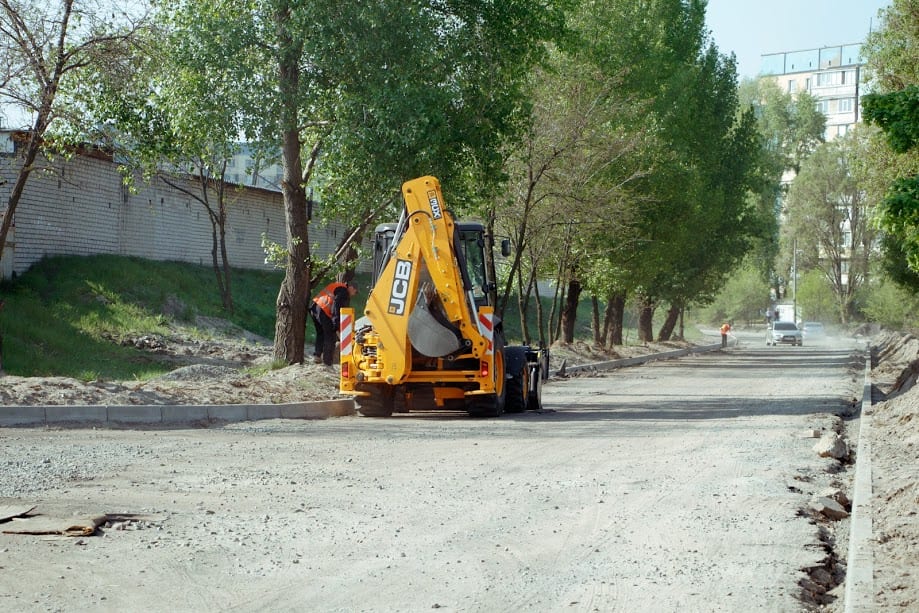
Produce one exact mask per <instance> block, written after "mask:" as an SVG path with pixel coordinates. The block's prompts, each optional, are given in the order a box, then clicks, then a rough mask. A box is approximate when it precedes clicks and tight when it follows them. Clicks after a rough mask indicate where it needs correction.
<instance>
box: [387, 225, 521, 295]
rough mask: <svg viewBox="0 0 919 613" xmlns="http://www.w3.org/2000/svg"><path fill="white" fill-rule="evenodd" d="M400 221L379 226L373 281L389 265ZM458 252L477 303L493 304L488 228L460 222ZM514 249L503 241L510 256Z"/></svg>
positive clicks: (457, 226) (494, 286)
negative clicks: (487, 252)
mask: <svg viewBox="0 0 919 613" xmlns="http://www.w3.org/2000/svg"><path fill="white" fill-rule="evenodd" d="M397 226H398V224H395V223H383V224H380V225H378V226H377V227H376V230H375V231H374V238H373V283H374V285H375V284H376V281H377V279H378V278H379V276H380V272H381V271H382V270H383V268H384V267H385V266H386V262H387V261H388V260H389V257H390V255H391V253H390V249H391V248H392V244H393V241H394V240H395V234H396V229H397ZM455 228H456V231H457V254H458V258H461V259H462V261H461V262H460V267H461V270H462V276H463V282H464V283H465V284H466V285H467V287H466V289H467V290H471V291H472V294H473V297H474V299H475V304H476V306H481V305H485V304H489V295H490V293H491V291H493V290H494V289H495V288H496V287H497V285H496V280H495V275H494V273H492V274H489V272H488V262H487V260H486V257H485V248H486V245H487V244H488V242H487V241H488V237H487V236H486V234H485V227H484V226H483V225H482V224H480V223H477V222H456V223H455ZM509 252H510V247H509V242H508V241H507V240H503V241H501V253H502V255H504V256H507V255H508V253H509Z"/></svg>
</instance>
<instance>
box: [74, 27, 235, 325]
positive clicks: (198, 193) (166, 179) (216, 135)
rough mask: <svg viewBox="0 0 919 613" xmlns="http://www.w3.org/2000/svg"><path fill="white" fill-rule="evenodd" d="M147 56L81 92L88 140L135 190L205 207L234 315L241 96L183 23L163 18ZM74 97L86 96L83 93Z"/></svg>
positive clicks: (221, 286)
mask: <svg viewBox="0 0 919 613" xmlns="http://www.w3.org/2000/svg"><path fill="white" fill-rule="evenodd" d="M157 17H158V19H157V20H156V21H155V23H154V24H153V27H152V28H151V30H150V31H149V34H148V35H146V36H143V37H141V38H139V39H138V41H136V42H137V44H138V47H139V48H140V50H141V52H138V53H135V54H133V55H132V56H131V57H129V58H124V61H123V63H122V65H120V66H115V65H111V64H110V65H107V66H104V67H102V68H101V69H100V70H97V71H92V72H91V73H90V74H89V75H87V77H88V78H87V81H93V86H92V87H89V86H86V87H83V88H82V90H81V91H82V102H83V105H84V107H85V108H86V109H87V122H86V123H87V124H88V125H85V126H83V127H84V129H85V130H87V131H88V132H89V135H88V138H92V139H94V140H100V139H101V140H102V141H103V142H106V143H107V146H108V147H109V148H110V149H111V150H113V151H116V152H117V154H118V159H119V160H120V162H121V163H122V164H123V165H124V175H125V182H126V183H127V184H128V185H129V186H133V184H134V182H135V174H136V172H137V171H139V172H140V173H142V176H143V179H144V180H154V181H162V182H163V183H165V184H167V185H169V186H170V187H172V188H174V189H176V190H177V191H179V192H182V193H184V194H186V195H187V196H189V197H190V198H192V199H193V200H195V201H196V202H198V203H199V204H200V205H201V206H202V207H203V208H204V211H205V213H206V214H207V218H208V220H209V221H210V224H211V265H212V268H213V270H214V276H215V278H216V281H217V287H218V291H219V293H220V297H221V302H222V303H223V307H224V309H225V310H227V311H228V312H232V311H233V291H232V269H231V267H230V261H229V256H228V253H227V245H226V231H227V227H226V226H227V208H228V204H229V202H228V201H229V199H230V196H231V194H232V191H233V188H232V186H230V185H229V184H228V182H227V181H226V179H227V166H228V164H229V162H230V160H232V158H233V155H234V154H235V153H236V152H237V151H238V150H239V148H240V146H239V143H238V142H237V141H238V138H239V131H240V120H239V115H240V114H239V112H238V110H237V109H238V108H239V101H238V99H237V95H238V90H237V88H235V87H229V88H228V87H227V86H228V85H230V84H229V83H226V82H223V81H222V80H221V79H220V78H219V77H218V76H217V74H218V73H217V71H213V70H209V68H208V66H206V65H205V64H204V63H203V62H202V58H201V57H199V56H198V55H197V53H196V52H197V50H198V48H197V47H196V46H195V45H194V44H191V45H190V44H189V43H190V42H193V41H191V40H190V39H189V38H188V37H186V36H185V33H184V29H183V27H182V24H181V23H176V22H170V21H169V20H168V17H169V16H168V15H164V14H159V15H157ZM75 95H79V92H77V93H76V94H75Z"/></svg>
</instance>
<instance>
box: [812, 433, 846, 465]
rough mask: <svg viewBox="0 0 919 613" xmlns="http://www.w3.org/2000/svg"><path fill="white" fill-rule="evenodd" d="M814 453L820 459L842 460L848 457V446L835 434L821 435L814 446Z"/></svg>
mask: <svg viewBox="0 0 919 613" xmlns="http://www.w3.org/2000/svg"><path fill="white" fill-rule="evenodd" d="M814 451H816V452H817V455H819V456H820V457H821V458H834V459H836V460H844V459H846V458H848V457H849V445H847V444H846V442H845V441H844V440H843V439H842V437H841V436H839V435H838V434H836V433H835V432H833V433H829V434H825V435H823V436H822V437H821V438H820V440H819V441H817V444H816V445H814Z"/></svg>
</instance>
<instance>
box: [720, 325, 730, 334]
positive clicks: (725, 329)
mask: <svg viewBox="0 0 919 613" xmlns="http://www.w3.org/2000/svg"><path fill="white" fill-rule="evenodd" d="M730 331H731V326H730V325H728V324H724V325H723V326H721V334H727V333H728V332H730Z"/></svg>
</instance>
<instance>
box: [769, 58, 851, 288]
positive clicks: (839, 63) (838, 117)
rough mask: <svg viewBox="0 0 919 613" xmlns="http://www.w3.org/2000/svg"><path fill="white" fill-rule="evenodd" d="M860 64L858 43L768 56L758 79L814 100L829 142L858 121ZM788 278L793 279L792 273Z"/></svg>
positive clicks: (847, 233) (847, 238) (845, 274)
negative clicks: (824, 122) (822, 117)
mask: <svg viewBox="0 0 919 613" xmlns="http://www.w3.org/2000/svg"><path fill="white" fill-rule="evenodd" d="M863 63H864V62H863V60H862V57H861V43H856V44H849V45H834V46H830V47H818V48H815V49H804V50H801V51H783V52H780V53H769V54H765V55H763V56H761V66H760V78H761V79H774V80H775V82H776V83H777V84H778V85H779V87H781V88H782V89H783V90H784V91H786V92H788V93H789V94H792V95H795V94H797V93H799V92H807V93H808V94H810V95H811V96H813V97H814V98H816V100H817V102H816V104H817V108H818V109H819V110H820V111H821V112H822V113H823V114H824V115H825V116H826V130H825V132H824V138H825V139H826V140H827V141H831V140H833V139H835V138H838V137H840V136H843V135H845V134H846V133H847V132H848V131H849V130H851V129H852V127H853V126H854V125H855V124H857V123H858V122H859V121H860V120H861V114H860V102H861V96H862V95H863V94H864V93H865V92H864V91H863V89H864V85H863V84H862V83H861V82H860V81H861V76H862V75H861V67H862V64H863ZM782 180H783V182H785V183H790V182H791V181H793V180H794V173H793V172H791V171H788V172H786V174H785V176H783V178H782ZM840 206H841V207H842V206H844V205H842V204H841V205H840ZM782 209H783V210H784V207H782ZM842 218H843V221H842V222H841V227H840V231H841V235H842V244H841V245H840V248H841V252H842V253H843V254H844V255H843V256H842V261H841V262H840V265H841V281H842V284H843V285H847V284H848V278H849V264H850V258H851V251H852V250H851V247H852V231H851V226H850V221H849V219H850V216H849V215H847V214H844V215H843V216H842ZM821 257H824V256H823V255H821ZM790 274H791V275H792V276H794V275H795V271H794V270H792V271H791V273H790Z"/></svg>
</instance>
